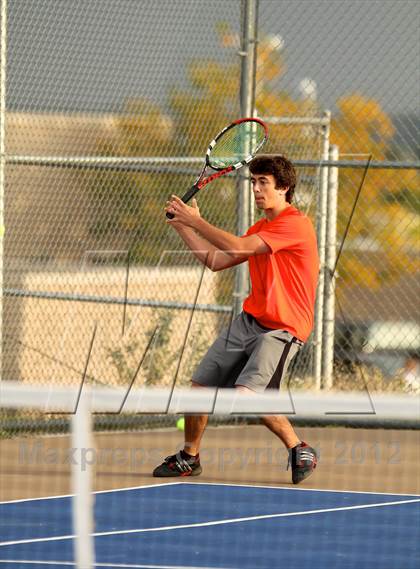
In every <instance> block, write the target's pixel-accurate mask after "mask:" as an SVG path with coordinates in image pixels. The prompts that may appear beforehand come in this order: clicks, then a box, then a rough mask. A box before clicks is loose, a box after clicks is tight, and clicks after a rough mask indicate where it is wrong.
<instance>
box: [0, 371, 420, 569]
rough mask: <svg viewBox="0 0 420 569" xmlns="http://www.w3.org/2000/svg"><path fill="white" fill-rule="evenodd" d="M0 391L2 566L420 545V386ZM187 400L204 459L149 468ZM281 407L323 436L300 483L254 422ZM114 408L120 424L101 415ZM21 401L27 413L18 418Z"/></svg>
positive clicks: (178, 440) (117, 563) (166, 447)
mask: <svg viewBox="0 0 420 569" xmlns="http://www.w3.org/2000/svg"><path fill="white" fill-rule="evenodd" d="M0 394H1V405H2V411H1V417H2V431H1V432H2V437H1V439H0V445H1V457H2V460H1V467H0V474H1V480H2V482H1V488H0V490H1V497H0V500H1V502H0V510H1V516H0V518H1V520H2V521H1V524H0V529H1V537H0V567H2V568H6V567H7V568H9V567H10V568H11V567H13V568H16V567H22V568H25V569H26V568H27V567H32V566H34V567H35V566H36V567H39V566H44V567H48V568H51V567H57V568H58V567H64V566H73V567H78V568H86V569H87V568H93V567H115V568H117V567H127V568H128V567H130V568H133V567H148V568H151V567H155V568H160V569H162V568H164V567H166V568H169V567H171V568H176V567H177V568H180V567H188V568H192V567H207V568H209V567H212V568H215V567H218V568H220V567H230V568H233V567H249V568H250V567H267V568H268V567H274V566H279V563H278V559H279V557H278V556H279V555H282V557H281V559H282V562H281V563H283V562H284V563H285V564H287V566H288V567H298V566H299V567H304V568H305V567H309V566H312V567H313V566H316V567H318V566H319V567H321V566H324V567H325V566H338V565H332V563H338V562H339V561H340V560H341V561H340V563H342V565H340V566H342V567H347V566H348V567H350V566H354V565H351V563H353V562H357V563H359V564H360V563H361V566H366V565H367V564H368V563H370V562H372V561H375V565H374V566H377V567H381V568H385V567H399V566H404V567H415V564H416V563H417V562H418V560H419V551H418V544H417V541H418V540H417V537H416V532H417V531H418V529H419V519H420V518H419V516H418V513H419V502H420V498H419V496H417V494H419V480H418V478H416V472H417V470H418V467H419V465H420V456H419V453H418V442H419V437H418V431H417V430H416V429H415V427H416V425H417V424H418V423H417V421H418V418H419V406H418V398H416V397H415V396H410V395H398V396H395V394H394V395H391V396H389V395H384V394H375V393H373V394H367V393H366V394H363V393H362V394H361V393H359V394H352V393H346V394H340V393H331V392H328V393H325V394H323V393H322V392H298V393H291V392H280V393H276V394H275V395H272V394H267V393H264V394H259V395H256V394H255V395H248V396H247V395H243V394H241V393H238V392H236V391H235V390H231V389H225V390H210V389H205V390H204V389H203V390H201V389H192V390H186V389H152V388H144V389H132V390H130V391H129V392H125V391H124V390H122V389H115V388H109V389H107V388H103V387H102V388H98V387H91V386H79V387H74V388H70V387H62V388H58V387H56V386H48V385H36V384H31V385H26V384H23V383H22V382H13V381H3V382H2V383H1V385H0ZM183 413H187V414H209V415H210V416H211V417H213V419H214V420H213V421H211V422H210V426H209V428H208V431H207V432H206V434H205V437H204V439H203V441H204V442H203V445H202V448H201V451H200V456H201V463H202V467H203V474H202V475H201V476H200V478H198V479H197V478H195V477H194V478H192V477H188V478H185V477H180V478H175V477H174V478H169V479H168V478H167V479H162V478H153V476H152V472H153V469H154V467H155V466H156V465H157V464H159V463H160V462H162V460H163V459H164V458H165V456H167V455H169V454H171V453H174V452H178V451H179V450H180V449H181V448H182V445H183V438H184V437H183V433H182V432H181V430H182V428H183V425H180V424H179V422H178V419H179V418H180V417H181V416H182V415H181V414H183ZM275 414H282V415H287V416H288V417H289V419H290V420H291V422H292V424H293V425H294V426H295V428H296V429H297V431H298V434H299V436H300V437H301V438H302V439H304V440H308V442H310V443H311V444H312V445H313V446H314V447H315V448H316V450H317V452H318V460H319V463H318V466H317V469H316V472H315V474H314V475H313V476H312V477H311V478H309V479H308V480H306V481H304V483H303V484H302V486H299V487H298V488H296V487H292V485H291V477H290V472H288V471H287V470H286V466H287V459H288V453H287V452H286V451H285V449H284V447H283V445H282V444H281V443H280V441H279V440H278V439H277V438H276V437H273V435H272V433H270V432H269V431H268V429H265V428H264V427H263V426H261V425H260V424H259V422H260V419H261V416H266V415H275ZM163 415H164V416H165V417H166V418H167V423H166V426H163V427H162V424H163V425H165V424H164V423H162V421H161V420H159V421H157V422H156V425H159V428H156V429H152V428H151V425H152V424H153V423H151V422H150V418H153V417H155V416H163ZM117 416H118V417H119V418H120V421H119V423H118V428H117V429H114V430H110V429H109V428H108V429H107V430H104V428H103V426H104V425H105V424H106V419H107V418H112V417H117ZM24 417H26V421H27V422H28V421H29V422H30V421H32V422H33V428H32V429H30V430H28V429H25V430H23V431H19V430H17V429H16V425H18V424H19V421H22V418H24ZM28 417H29V418H28ZM133 417H137V422H134V421H133ZM130 418H131V419H130ZM142 418H143V419H146V418H147V419H148V421H147V422H145V423H143V426H142V423H141V420H140V419H142ZM215 419H217V420H215ZM57 421H61V423H60V425H66V424H68V425H69V426H70V428H69V432H67V431H66V430H65V429H62V430H61V431H58V430H57V427H56V425H57ZM177 423H178V428H177ZM26 424H27V423H26ZM115 424H117V423H115ZM48 425H51V429H50V430H49V429H48ZM145 425H147V429H145V428H144V426H145ZM216 425H217V426H216ZM108 426H109V423H108ZM356 427H357V428H356ZM180 429H181V430H180ZM197 480H198V481H197ZM355 527H357V528H358V529H357V530H356V529H355ZM391 534H392V535H391ZM395 535H397V536H400V539H399V542H398V545H397V546H396V547H391V546H390V541H391V537H392V538H393V539H394V540H395ZM245 536H246V539H245ZM303 537H304V540H305V542H307V544H308V545H304V546H303V549H302V546H301V545H299V543H300V541H301V540H302V539H303ZM261 540H262V541H261ZM259 543H261V546H260V547H258V544H259ZM306 548H308V550H307V551H306ZM259 549H260V550H261V551H260V550H259ZM293 552H294V554H293V555H292V553H293ZM403 552H404V553H403ZM314 555H315V564H313V556H314ZM275 559H277V565H276V561H275ZM297 559H299V563H298V562H297ZM311 560H312V565H310V563H311ZM317 560H319V563H318V561H317ZM399 562H401V563H403V565H398V563H399ZM273 563H274V564H273ZM328 563H329V564H330V565H328ZM346 563H347V564H346ZM363 564H364V565H363Z"/></svg>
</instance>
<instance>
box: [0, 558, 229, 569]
mask: <svg viewBox="0 0 420 569" xmlns="http://www.w3.org/2000/svg"><path fill="white" fill-rule="evenodd" d="M0 563H24V564H26V565H62V566H69V567H76V563H75V562H74V561H29V560H27V559H0ZM95 567H116V568H118V569H223V567H204V566H203V565H200V567H198V566H197V567H196V566H194V567H192V566H190V565H188V566H187V565H182V566H180V565H132V564H126V563H95Z"/></svg>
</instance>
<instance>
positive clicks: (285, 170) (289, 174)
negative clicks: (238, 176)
mask: <svg viewBox="0 0 420 569" xmlns="http://www.w3.org/2000/svg"><path fill="white" fill-rule="evenodd" d="M249 170H250V172H251V174H271V175H272V176H274V179H275V181H276V188H289V189H288V190H287V192H286V201H287V202H288V203H292V199H293V195H294V193H295V187H296V170H295V167H294V166H293V164H292V163H291V162H290V160H288V159H287V158H286V157H285V156H264V155H261V156H256V157H255V158H254V159H253V160H251V162H250V163H249Z"/></svg>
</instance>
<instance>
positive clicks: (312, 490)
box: [175, 480, 420, 498]
mask: <svg viewBox="0 0 420 569" xmlns="http://www.w3.org/2000/svg"><path fill="white" fill-rule="evenodd" d="M175 484H191V485H194V486H195V485H197V486H200V485H201V486H230V487H231V488H268V489H270V490H293V491H298V492H301V491H303V492H338V493H342V494H369V495H370V494H372V495H376V496H410V497H413V498H420V494H405V493H404V494H401V493H400V492H364V491H363V490H331V489H329V488H296V487H295V486H290V487H289V486H262V485H256V484H230V483H229V482H198V481H197V482H192V481H191V480H188V481H187V480H185V482H175Z"/></svg>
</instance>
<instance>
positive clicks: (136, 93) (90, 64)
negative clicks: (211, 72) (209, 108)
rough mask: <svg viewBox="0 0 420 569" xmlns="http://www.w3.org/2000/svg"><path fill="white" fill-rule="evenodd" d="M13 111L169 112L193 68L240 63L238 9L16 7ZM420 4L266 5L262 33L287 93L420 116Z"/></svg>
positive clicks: (127, 3) (361, 0) (197, 3)
mask: <svg viewBox="0 0 420 569" xmlns="http://www.w3.org/2000/svg"><path fill="white" fill-rule="evenodd" d="M8 6H9V13H8V26H7V29H8V36H7V42H8V51H7V63H8V66H7V91H6V96H7V107H8V108H9V109H11V110H42V111H74V110H78V111H101V112H102V111H109V112H114V111H118V110H121V108H122V106H123V104H124V101H125V100H126V99H127V98H132V97H146V98H149V99H150V100H152V101H153V102H155V103H157V104H165V101H167V97H168V90H169V89H171V88H172V87H173V86H175V85H180V86H185V85H187V83H188V80H187V69H188V63H189V62H190V61H191V60H192V59H193V58H205V57H207V58H210V59H211V58H215V59H218V60H220V61H222V62H224V63H228V62H229V63H232V62H238V61H239V56H238V55H237V53H236V50H235V49H234V48H231V49H222V48H221V47H220V45H219V42H218V38H217V34H216V31H215V29H216V26H217V23H219V22H221V21H226V22H228V23H229V24H230V25H231V27H232V29H233V30H234V31H238V30H239V20H240V2H239V0H207V1H203V0H160V1H159V2H154V1H151V0H9V2H8ZM419 6H420V3H417V2H415V1H411V0H380V1H377V0H260V11H259V30H260V34H273V35H277V36H281V38H282V39H283V42H284V52H283V53H284V58H285V61H286V64H287V70H286V73H285V75H284V76H283V77H282V79H281V85H279V87H280V88H283V89H286V90H288V91H290V92H291V93H294V92H296V90H297V88H298V85H299V82H300V81H301V80H302V79H303V78H310V79H312V80H313V81H315V82H316V85H317V92H318V97H319V101H320V103H321V105H322V106H323V107H324V108H330V109H332V110H333V109H334V105H335V102H336V101H337V99H338V98H339V97H340V96H342V95H344V94H348V93H349V92H359V93H361V94H363V95H364V96H367V97H373V98H375V99H376V100H378V101H379V102H380V103H381V105H382V106H383V108H384V109H385V110H386V111H387V112H389V113H391V114H400V113H403V114H406V113H409V114H413V113H416V112H418V101H419V69H420V44H419V24H420V8H419Z"/></svg>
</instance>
